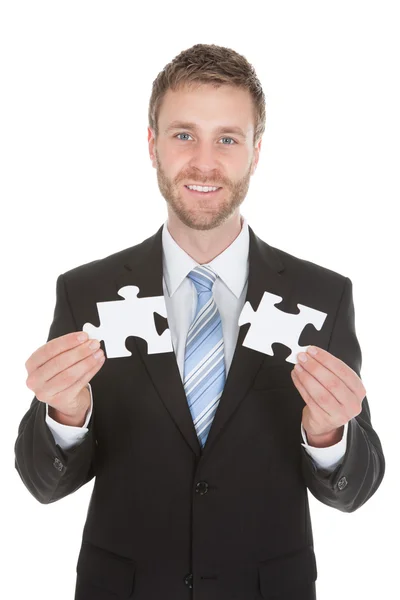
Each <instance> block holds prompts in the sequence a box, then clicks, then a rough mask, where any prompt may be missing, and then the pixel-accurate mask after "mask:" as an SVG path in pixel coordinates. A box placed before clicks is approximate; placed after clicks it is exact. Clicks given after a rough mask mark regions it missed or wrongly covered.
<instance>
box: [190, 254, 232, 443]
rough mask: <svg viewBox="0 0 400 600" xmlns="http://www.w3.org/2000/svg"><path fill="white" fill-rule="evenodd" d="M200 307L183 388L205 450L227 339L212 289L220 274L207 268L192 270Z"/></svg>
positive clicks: (219, 392) (192, 328) (221, 382)
mask: <svg viewBox="0 0 400 600" xmlns="http://www.w3.org/2000/svg"><path fill="white" fill-rule="evenodd" d="M188 277H189V278H190V279H191V280H192V281H193V283H194V285H195V286H196V289H197V294H198V295H197V308H196V314H195V316H194V319H193V322H192V324H191V325H190V327H189V331H188V334H187V338H186V348H185V364H184V370H183V386H184V389H185V393H186V398H187V401H188V404H189V409H190V412H191V414H192V418H193V423H194V426H195V429H196V433H197V437H198V438H199V441H200V444H201V446H202V447H204V444H205V443H206V439H207V435H208V432H209V430H210V428H211V423H212V420H213V418H214V414H215V412H216V410H217V406H218V404H219V399H220V397H221V395H222V391H223V388H224V385H225V355H224V338H223V335H222V325H221V317H220V314H219V312H218V308H217V305H216V303H215V300H214V297H213V292H212V288H213V285H214V283H215V280H216V278H217V274H216V273H214V271H213V270H212V269H211V268H210V267H208V266H207V265H200V266H198V267H195V268H194V269H192V271H190V273H189V274H188Z"/></svg>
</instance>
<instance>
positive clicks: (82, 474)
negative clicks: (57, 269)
mask: <svg viewBox="0 0 400 600" xmlns="http://www.w3.org/2000/svg"><path fill="white" fill-rule="evenodd" d="M73 331H78V327H77V324H76V322H75V319H74V317H73V314H72V311H71V307H70V305H69V302H68V296H67V291H66V287H65V281H64V276H63V275H60V276H59V277H58V279H57V283H56V306H55V309H54V316H53V322H52V324H51V326H50V331H49V335H48V338H47V342H48V341H50V340H52V339H54V338H57V337H60V336H62V335H65V334H67V333H71V332H73ZM93 421H94V414H92V416H91V421H90V423H89V424H88V431H87V433H86V434H85V437H84V438H83V439H82V441H81V442H80V443H78V444H76V445H74V446H73V447H71V448H70V449H68V450H65V449H64V450H63V449H62V448H61V447H60V446H59V445H58V444H57V443H56V441H55V439H54V436H53V434H52V432H51V430H50V429H49V427H48V425H47V423H46V404H45V403H44V402H40V401H39V400H38V399H37V398H36V396H34V398H33V400H32V402H31V405H30V408H29V410H28V411H27V412H26V413H25V415H24V416H23V418H22V420H21V422H20V424H19V427H18V435H17V440H16V442H15V446H14V452H15V468H16V470H17V471H18V474H19V476H20V477H21V479H22V481H23V483H24V484H25V486H26V487H27V489H28V490H29V491H30V492H31V494H32V495H33V496H34V497H35V498H36V500H38V501H39V502H40V503H41V504H49V503H50V502H55V501H56V500H60V499H61V498H64V497H65V496H67V495H68V494H71V493H72V492H75V491H76V490H77V489H78V488H80V487H81V486H82V485H84V484H85V483H87V482H88V481H90V480H91V479H92V478H93V477H94V458H93V457H94V455H95V438H94V433H93Z"/></svg>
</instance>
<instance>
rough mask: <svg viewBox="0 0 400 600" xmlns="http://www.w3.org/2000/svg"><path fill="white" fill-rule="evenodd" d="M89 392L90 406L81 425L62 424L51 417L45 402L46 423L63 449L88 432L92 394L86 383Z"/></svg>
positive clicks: (73, 444) (69, 446) (71, 445)
mask: <svg viewBox="0 0 400 600" xmlns="http://www.w3.org/2000/svg"><path fill="white" fill-rule="evenodd" d="M86 387H87V388H88V389H89V392H90V408H89V410H88V413H87V415H86V419H85V422H84V424H83V425H82V427H75V426H74V425H63V424H62V423H59V422H58V421H55V420H54V419H52V418H51V417H50V415H49V405H48V404H47V402H46V423H47V425H48V427H49V429H50V431H51V432H52V434H53V437H54V441H55V442H56V444H58V445H59V446H60V448H62V449H63V450H69V449H70V448H72V447H73V446H76V444H77V443H78V442H80V441H81V440H82V439H83V438H84V437H85V435H86V434H87V432H88V424H89V421H90V417H91V416H92V411H93V394H92V386H91V385H90V383H88V384H87V385H86Z"/></svg>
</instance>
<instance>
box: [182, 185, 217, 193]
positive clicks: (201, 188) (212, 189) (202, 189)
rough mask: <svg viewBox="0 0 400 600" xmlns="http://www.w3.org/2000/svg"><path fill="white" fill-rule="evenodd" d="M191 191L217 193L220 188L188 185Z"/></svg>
mask: <svg viewBox="0 0 400 600" xmlns="http://www.w3.org/2000/svg"><path fill="white" fill-rule="evenodd" d="M186 187H187V188H189V190H196V192H215V190H217V189H218V187H210V186H202V185H187V186H186Z"/></svg>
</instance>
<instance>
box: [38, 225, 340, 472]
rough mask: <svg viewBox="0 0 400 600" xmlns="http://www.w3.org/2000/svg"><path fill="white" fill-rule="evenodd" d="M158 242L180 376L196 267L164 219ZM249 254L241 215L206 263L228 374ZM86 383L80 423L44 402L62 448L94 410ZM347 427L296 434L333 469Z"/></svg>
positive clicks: (81, 431) (77, 436) (78, 435)
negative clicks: (324, 437) (235, 231)
mask: <svg viewBox="0 0 400 600" xmlns="http://www.w3.org/2000/svg"><path fill="white" fill-rule="evenodd" d="M162 246H163V292H164V298H165V304H166V310H167V318H168V324H169V328H170V333H171V339H172V345H173V348H174V351H175V355H176V360H177V364H178V368H179V372H180V375H181V378H182V380H183V367H184V358H185V346H186V337H187V332H188V330H189V327H190V324H191V322H192V320H193V317H194V315H195V312H196V306H197V291H196V288H195V286H194V284H193V282H192V281H191V280H190V279H189V278H188V277H187V275H188V274H189V272H190V271H191V270H192V269H193V268H194V267H196V266H198V263H197V262H196V261H195V260H194V259H193V258H192V257H191V256H189V255H188V254H187V253H186V252H185V251H184V250H183V249H182V248H181V247H180V246H179V245H178V244H177V243H176V241H175V240H174V239H173V237H172V236H171V234H170V232H169V230H168V220H167V221H165V223H164V227H163V230H162ZM248 255H249V229H248V223H247V221H246V219H245V218H244V217H243V215H242V229H241V232H240V233H239V235H238V236H237V237H236V239H235V240H234V241H233V242H232V243H231V244H230V246H228V248H226V249H225V250H224V251H223V252H221V254H219V255H218V256H216V257H215V258H214V259H213V260H212V261H211V262H209V263H207V264H208V265H209V266H210V267H211V268H212V269H213V270H214V271H215V273H216V274H217V275H218V277H217V279H216V281H215V283H214V287H213V292H214V298H215V303H216V305H217V308H218V310H219V313H220V316H221V324H222V333H223V338H224V349H225V370H226V376H228V371H229V368H230V365H231V362H232V358H233V354H234V351H235V347H236V342H237V337H238V333H239V325H238V321H239V315H240V313H241V311H242V308H243V306H244V303H245V299H246V293H247V285H248V281H247V280H248V272H249V261H248ZM293 385H294V384H293ZM87 387H88V388H89V391H90V398H91V405H90V409H89V411H88V413H87V415H86V419H85V422H84V424H83V426H82V427H74V426H72V425H62V424H61V423H58V422H57V421H55V420H54V419H52V418H51V417H50V416H49V414H48V405H47V404H46V423H47V425H48V426H49V428H50V430H51V432H52V434H53V436H54V439H55V442H56V444H58V445H59V446H60V447H61V448H62V449H64V450H67V449H69V448H71V447H73V446H74V445H75V444H77V443H79V442H80V441H81V440H82V438H83V437H84V436H85V435H86V434H87V432H88V423H89V420H90V417H91V415H92V410H93V394H92V388H91V385H90V383H88V385H87ZM347 428H348V424H347V423H346V425H345V426H344V431H343V436H342V439H341V440H340V441H339V442H338V443H337V444H334V445H333V446H328V447H327V448H314V447H313V446H310V445H309V444H308V442H307V436H306V433H305V430H304V428H303V426H302V425H301V434H302V437H303V440H304V444H302V446H304V448H305V449H306V451H307V452H308V454H309V455H310V456H311V458H312V459H313V460H314V462H315V464H316V466H317V467H320V468H324V469H328V470H331V471H332V470H334V469H335V468H336V466H337V465H338V464H339V463H340V462H341V461H342V459H343V457H344V455H345V452H346V443H347Z"/></svg>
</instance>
